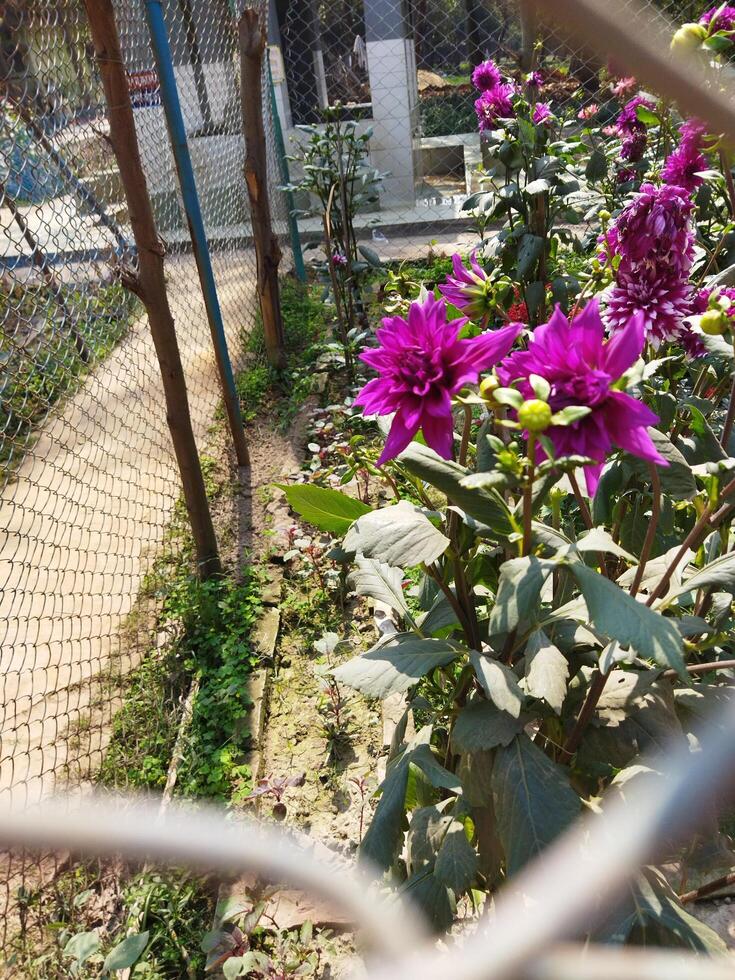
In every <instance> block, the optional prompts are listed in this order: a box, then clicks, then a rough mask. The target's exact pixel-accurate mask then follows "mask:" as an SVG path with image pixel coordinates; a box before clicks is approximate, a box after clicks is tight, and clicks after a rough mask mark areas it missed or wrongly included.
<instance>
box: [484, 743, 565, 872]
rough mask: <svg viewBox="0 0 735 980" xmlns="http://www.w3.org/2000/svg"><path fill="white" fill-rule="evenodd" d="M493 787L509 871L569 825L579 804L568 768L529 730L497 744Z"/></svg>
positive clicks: (518, 866) (539, 850)
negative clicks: (501, 745)
mask: <svg viewBox="0 0 735 980" xmlns="http://www.w3.org/2000/svg"><path fill="white" fill-rule="evenodd" d="M492 787H493V802H494V805H495V814H496V817H497V821H498V835H499V837H500V840H501V843H502V845H503V850H504V851H505V858H506V863H507V867H508V874H510V875H514V874H516V872H517V871H519V870H520V869H521V868H522V867H523V865H524V864H525V863H526V862H527V861H529V860H530V859H531V858H534V857H536V856H537V855H538V854H540V853H541V852H542V851H543V850H544V848H546V847H547V846H548V845H549V844H550V843H551V842H552V841H553V840H554V838H555V837H557V836H558V835H559V834H560V833H562V831H564V830H566V828H567V827H568V826H569V825H570V824H571V823H572V821H573V820H574V819H575V818H576V817H577V815H578V813H579V810H580V806H581V804H580V800H579V797H578V796H577V794H576V793H575V792H574V790H573V789H572V788H571V786H570V785H569V780H568V776H567V772H566V770H564V769H562V767H561V766H558V765H556V763H554V762H552V761H551V759H549V757H548V756H547V755H546V754H545V753H544V752H542V751H541V749H540V748H538V746H536V745H534V744H533V742H532V741H531V739H530V738H529V737H528V736H527V735H525V734H521V735H518V736H517V737H516V738H515V739H514V740H513V741H512V742H511V744H510V745H509V746H507V748H499V749H497V750H496V754H495V764H494V765H493V772H492Z"/></svg>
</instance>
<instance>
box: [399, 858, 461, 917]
mask: <svg viewBox="0 0 735 980" xmlns="http://www.w3.org/2000/svg"><path fill="white" fill-rule="evenodd" d="M400 894H401V895H406V896H407V897H408V899H409V901H410V902H412V903H414V904H415V905H417V906H418V907H419V908H420V909H421V911H422V912H423V913H424V915H425V916H426V918H427V919H428V921H429V922H430V923H431V925H432V926H433V928H434V929H435V930H436V931H437V932H444V931H446V930H447V929H448V928H449V927H450V926H451V924H452V923H453V922H454V916H455V913H456V911H457V909H456V905H455V902H454V897H453V895H452V893H451V892H450V891H448V890H447V888H446V887H445V886H444V885H443V884H442V883H441V882H440V881H439V880H438V879H437V878H435V877H434V875H433V873H432V872H431V871H429V870H428V869H424V870H423V871H419V872H418V873H417V874H415V875H413V876H412V877H411V878H409V879H408V881H407V882H406V883H405V884H404V885H403V888H402V889H401V891H400Z"/></svg>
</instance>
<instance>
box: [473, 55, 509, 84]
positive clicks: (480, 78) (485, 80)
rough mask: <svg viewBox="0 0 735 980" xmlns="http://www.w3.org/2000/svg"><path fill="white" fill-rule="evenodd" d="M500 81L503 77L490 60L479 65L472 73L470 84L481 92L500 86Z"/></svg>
mask: <svg viewBox="0 0 735 980" xmlns="http://www.w3.org/2000/svg"><path fill="white" fill-rule="evenodd" d="M502 80H503V76H502V75H501V74H500V69H499V68H498V66H497V65H496V64H495V62H494V61H492V60H491V59H490V58H488V60H487V61H483V62H482V63H481V64H479V65H478V66H477V68H475V70H474V71H473V72H472V84H473V85H474V86H475V88H476V89H479V90H480V91H481V92H487V90H488V89H491V88H495V86H496V85H500V83H501V82H502Z"/></svg>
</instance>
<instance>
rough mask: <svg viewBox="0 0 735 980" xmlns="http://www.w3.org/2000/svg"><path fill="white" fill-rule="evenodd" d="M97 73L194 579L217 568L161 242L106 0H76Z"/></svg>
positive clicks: (131, 283)
mask: <svg viewBox="0 0 735 980" xmlns="http://www.w3.org/2000/svg"><path fill="white" fill-rule="evenodd" d="M84 6H85V8H86V11H87V18H88V20H89V26H90V30H91V34H92V41H93V43H94V49H95V55H96V58H97V63H98V65H99V69H100V75H101V77H102V84H103V86H104V90H105V98H106V100H107V111H108V117H109V123H110V141H111V143H112V148H113V150H114V153H115V158H116V159H117V164H118V167H119V169H120V176H121V178H122V183H123V188H124V190H125V198H126V201H127V205H128V213H129V215H130V224H131V225H132V229H133V237H134V238H135V244H136V246H137V250H138V270H137V272H131V271H129V270H126V271H125V272H124V274H123V277H122V279H123V283H124V285H126V286H127V287H128V289H131V290H132V291H133V292H135V293H136V294H137V295H138V296H139V297H140V299H141V300H142V302H143V304H144V306H145V308H146V312H147V314H148V323H149V325H150V329H151V335H152V337H153V343H154V346H155V348H156V355H157V357H158V365H159V368H160V371H161V380H162V381H163V391H164V396H165V399H166V420H167V422H168V427H169V430H170V432H171V439H172V442H173V446H174V452H175V454H176V460H177V462H178V466H179V472H180V474H181V483H182V486H183V490H184V499H185V501H186V508H187V510H188V512H189V519H190V521H191V530H192V535H193V538H194V547H195V550H196V556H197V562H198V570H199V575H200V576H201V578H209V577H211V576H212V575H218V574H220V573H221V565H220V560H219V553H218V551H217V539H216V537H215V534H214V526H213V524H212V517H211V514H210V512H209V503H208V501H207V494H206V491H205V488H204V477H203V475H202V468H201V464H200V461H199V455H198V453H197V447H196V441H195V439H194V430H193V428H192V424H191V414H190V412H189V397H188V394H187V390H186V380H185V378H184V371H183V368H182V366H181V355H180V353H179V345H178V341H177V339H176V329H175V326H174V319H173V316H172V315H171V308H170V306H169V302H168V296H167V294H166V282H165V279H164V272H163V256H164V247H163V243H162V241H161V239H160V238H159V237H158V233H157V231H156V225H155V221H154V218H153V208H152V206H151V199H150V196H149V194H148V186H147V184H146V179H145V174H144V172H143V166H142V164H141V161H140V152H139V150H138V140H137V136H136V132H135V120H134V118H133V108H132V105H131V103H130V93H129V91H128V83H127V78H126V75H125V68H124V65H123V59H122V53H121V51H120V40H119V37H118V33H117V26H116V23H115V14H114V11H113V6H112V0H84Z"/></svg>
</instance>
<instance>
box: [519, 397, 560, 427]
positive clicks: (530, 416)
mask: <svg viewBox="0 0 735 980" xmlns="http://www.w3.org/2000/svg"><path fill="white" fill-rule="evenodd" d="M551 415H552V412H551V408H550V407H549V405H548V404H547V403H546V402H542V401H541V399H540V398H531V399H529V400H528V401H527V402H524V403H523V404H522V405H521V407H520V408H519V409H518V421H519V422H520V424H521V427H522V428H523V429H528V431H529V432H543V431H544V429H548V427H549V425H550V424H551Z"/></svg>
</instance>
